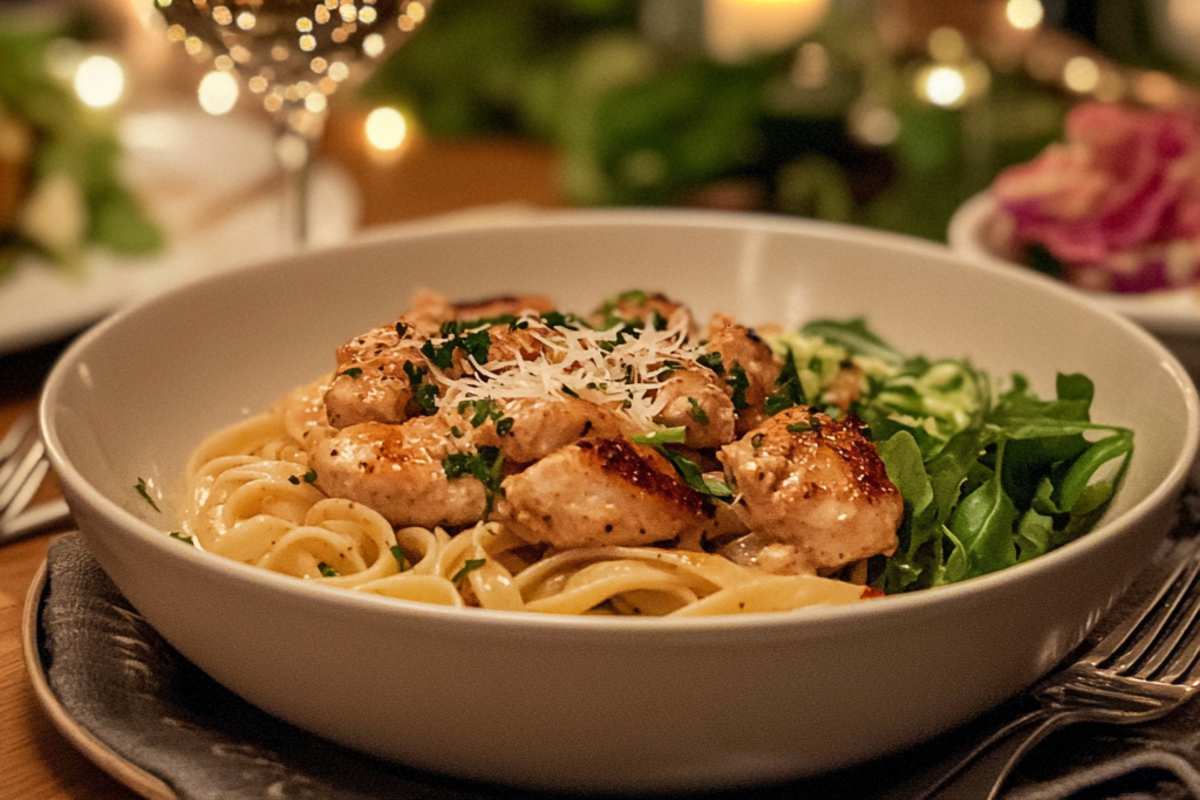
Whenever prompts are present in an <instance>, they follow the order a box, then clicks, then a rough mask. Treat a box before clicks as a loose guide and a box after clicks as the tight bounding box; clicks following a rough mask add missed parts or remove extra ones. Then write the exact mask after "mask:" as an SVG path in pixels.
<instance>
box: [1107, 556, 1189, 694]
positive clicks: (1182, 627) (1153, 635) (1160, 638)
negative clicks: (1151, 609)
mask: <svg viewBox="0 0 1200 800" xmlns="http://www.w3.org/2000/svg"><path fill="white" fill-rule="evenodd" d="M1185 564H1187V565H1188V567H1187V569H1186V570H1184V573H1183V575H1182V576H1180V577H1179V578H1178V579H1177V580H1176V581H1175V582H1173V583H1172V586H1171V592H1170V594H1169V601H1167V600H1166V599H1164V602H1163V604H1162V607H1161V610H1160V611H1159V612H1158V615H1157V617H1156V618H1155V622H1154V625H1153V626H1151V628H1150V629H1149V630H1147V631H1146V633H1145V634H1144V635H1143V636H1142V638H1141V640H1140V641H1139V642H1138V643H1137V645H1136V646H1135V647H1133V648H1131V649H1130V650H1129V652H1127V653H1124V654H1122V655H1121V657H1120V658H1118V659H1117V661H1116V663H1114V664H1113V669H1114V670H1116V671H1118V672H1120V673H1121V674H1128V673H1132V674H1133V675H1134V677H1138V678H1149V677H1150V675H1152V674H1153V673H1154V672H1155V671H1156V670H1157V669H1158V668H1159V667H1161V666H1162V665H1163V663H1164V662H1165V661H1166V660H1167V658H1168V657H1169V656H1170V655H1171V652H1172V651H1173V650H1174V649H1175V647H1176V646H1177V645H1178V644H1179V642H1180V640H1181V639H1182V638H1183V636H1184V634H1185V633H1187V629H1188V626H1189V625H1190V624H1191V620H1193V619H1195V616H1196V611H1197V609H1196V604H1195V597H1194V596H1193V593H1192V589H1193V587H1194V586H1195V583H1196V577H1197V574H1198V573H1200V560H1197V559H1195V558H1192V559H1189V560H1188V561H1186V562H1185ZM1189 609H1190V613H1189ZM1139 661H1140V662H1141V663H1140V665H1138V666H1137V671H1136V672H1133V670H1134V666H1135V664H1137V662H1139Z"/></svg>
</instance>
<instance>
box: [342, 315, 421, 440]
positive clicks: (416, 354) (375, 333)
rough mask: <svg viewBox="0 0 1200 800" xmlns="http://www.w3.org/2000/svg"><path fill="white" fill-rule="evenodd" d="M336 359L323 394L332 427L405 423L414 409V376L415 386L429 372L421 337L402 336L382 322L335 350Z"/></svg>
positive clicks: (392, 327)
mask: <svg viewBox="0 0 1200 800" xmlns="http://www.w3.org/2000/svg"><path fill="white" fill-rule="evenodd" d="M337 360H338V364H337V369H336V370H335V372H334V378H333V382H332V383H331V384H330V385H329V390H328V391H327V392H326V393H325V407H326V411H327V413H328V414H329V424H330V425H332V426H333V427H335V428H344V427H346V426H347V425H356V424H358V423H360V422H392V423H396V422H403V421H404V420H406V419H408V418H409V417H410V416H412V415H413V414H414V413H417V411H418V409H416V408H414V407H413V405H412V403H413V394H414V390H415V388H416V387H414V385H413V377H414V376H415V377H417V378H418V384H419V383H420V381H421V379H422V377H423V376H425V375H427V374H428V373H429V369H428V362H427V361H426V359H425V356H424V355H422V354H421V341H420V340H417V339H410V338H402V337H401V336H400V335H399V334H398V333H397V328H396V326H395V325H391V326H388V325H381V326H379V327H377V328H372V329H371V330H370V331H368V332H367V333H365V334H363V335H362V336H359V337H356V338H354V339H351V340H350V341H349V342H347V343H346V344H344V345H342V346H341V347H340V348H338V352H337Z"/></svg>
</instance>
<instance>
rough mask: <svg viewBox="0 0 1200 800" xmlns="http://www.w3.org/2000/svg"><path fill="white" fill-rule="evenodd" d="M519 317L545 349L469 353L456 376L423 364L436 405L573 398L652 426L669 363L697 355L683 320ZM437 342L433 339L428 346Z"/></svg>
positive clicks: (663, 400)
mask: <svg viewBox="0 0 1200 800" xmlns="http://www.w3.org/2000/svg"><path fill="white" fill-rule="evenodd" d="M526 319H528V321H529V323H530V327H529V328H527V329H525V330H527V331H528V332H530V333H532V334H533V336H534V338H535V339H536V340H537V341H538V342H540V343H541V344H542V345H543V346H544V348H545V350H544V351H543V352H542V353H541V354H540V355H539V356H538V357H537V358H533V359H522V358H513V359H506V360H494V361H488V362H487V363H485V364H480V363H478V362H477V361H476V360H475V359H474V358H470V357H469V358H468V359H467V361H468V363H469V364H470V366H471V370H472V371H471V372H469V373H467V374H465V375H463V376H462V377H459V378H453V377H450V376H449V375H446V374H445V373H444V372H442V371H441V370H439V369H437V367H435V366H433V365H430V370H431V372H432V374H433V377H434V379H435V380H436V381H437V382H438V384H439V385H440V386H441V387H442V388H443V389H444V392H443V393H442V400H441V403H442V404H445V405H449V406H453V405H455V404H457V403H460V402H463V401H469V400H483V399H491V400H493V401H501V402H502V401H504V400H510V399H517V398H534V399H544V400H551V401H561V402H565V401H566V400H568V399H571V397H572V395H574V396H575V397H578V398H579V399H582V400H586V401H588V402H592V403H596V404H598V405H603V406H607V407H610V408H613V409H616V410H618V411H619V412H620V413H622V414H624V415H626V416H627V417H628V418H629V419H630V420H631V421H632V422H633V423H634V424H635V425H637V426H638V427H639V428H642V429H644V430H653V429H656V428H658V427H659V426H658V425H656V424H655V422H654V417H655V416H656V415H657V414H658V413H660V412H661V411H662V408H663V406H664V405H665V404H666V402H667V398H666V397H662V398H660V397H659V392H658V389H659V386H660V385H661V381H662V378H663V377H664V376H665V375H668V374H670V373H671V372H672V371H673V369H674V368H673V367H672V365H671V363H670V362H674V363H676V364H681V365H685V366H692V365H694V364H695V362H696V358H697V357H698V356H699V355H700V354H701V351H700V350H699V349H697V348H696V347H695V346H694V345H692V344H691V343H690V341H689V337H688V326H687V320H686V319H681V320H680V321H679V322H677V323H676V324H674V325H671V326H670V327H668V328H667V329H666V330H656V329H655V328H654V327H653V326H651V325H647V326H645V327H643V328H641V329H640V330H636V331H630V330H629V329H628V328H625V327H623V326H616V327H613V328H610V329H608V330H595V329H591V328H584V329H575V328H569V327H551V326H548V325H545V324H544V323H542V322H541V321H540V320H539V319H538V318H536V317H533V318H526ZM483 327H486V326H481V328H483ZM476 330H478V329H476ZM445 341H448V340H447V339H441V340H434V342H435V344H438V343H442V342H445Z"/></svg>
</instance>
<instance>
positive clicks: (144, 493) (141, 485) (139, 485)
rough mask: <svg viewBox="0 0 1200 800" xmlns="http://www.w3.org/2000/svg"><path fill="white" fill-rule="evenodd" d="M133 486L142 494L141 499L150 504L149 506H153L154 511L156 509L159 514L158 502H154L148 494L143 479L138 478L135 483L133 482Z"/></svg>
mask: <svg viewBox="0 0 1200 800" xmlns="http://www.w3.org/2000/svg"><path fill="white" fill-rule="evenodd" d="M133 488H135V489H137V493H138V494H140V495H141V496H142V499H144V500H145V501H146V502H147V503H149V504H150V507H151V508H153V509H154V510H155V511H158V512H159V513H160V514H161V513H162V512H161V511H159V508H158V503H155V502H154V498H153V497H151V496H150V489H149V488H148V487H147V486H146V481H145V479H143V478H138V479H137V483H136V484H134V486H133Z"/></svg>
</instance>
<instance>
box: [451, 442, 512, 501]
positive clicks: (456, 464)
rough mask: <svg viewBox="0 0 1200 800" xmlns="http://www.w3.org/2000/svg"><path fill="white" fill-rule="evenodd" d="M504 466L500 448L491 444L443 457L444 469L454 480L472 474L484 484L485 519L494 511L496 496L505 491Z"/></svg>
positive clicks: (471, 475)
mask: <svg viewBox="0 0 1200 800" xmlns="http://www.w3.org/2000/svg"><path fill="white" fill-rule="evenodd" d="M503 466H504V456H503V455H502V454H501V453H500V448H498V447H492V446H490V445H483V446H482V447H480V448H479V450H478V451H477V452H474V453H451V454H450V455H448V456H446V457H445V458H443V459H442V469H443V470H444V471H445V473H446V477H447V478H450V479H451V480H453V479H454V478H461V477H463V476H470V477H472V478H475V480H477V481H479V482H480V483H482V484H483V489H484V492H485V493H486V498H487V500H486V502H485V503H484V506H483V518H484V519H485V520H486V519H487V518H488V515H489V514H491V513H492V506H493V505H494V504H495V502H496V496H497V495H502V494H503V493H504V489H503V488H502V487H501V486H500V481H501V480H502V479H503V477H504V476H503V472H502V468H503Z"/></svg>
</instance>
